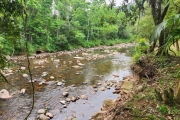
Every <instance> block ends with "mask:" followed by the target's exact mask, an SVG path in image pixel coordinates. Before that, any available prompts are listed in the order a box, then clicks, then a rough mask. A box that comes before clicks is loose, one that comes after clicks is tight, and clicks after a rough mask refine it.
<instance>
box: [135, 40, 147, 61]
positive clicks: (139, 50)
mask: <svg viewBox="0 0 180 120" xmlns="http://www.w3.org/2000/svg"><path fill="white" fill-rule="evenodd" d="M137 42H138V45H137V46H136V54H134V56H133V59H134V61H135V62H138V59H139V57H140V56H141V55H142V54H144V53H147V51H148V48H149V42H148V39H145V38H141V39H139V40H138V41H137Z"/></svg>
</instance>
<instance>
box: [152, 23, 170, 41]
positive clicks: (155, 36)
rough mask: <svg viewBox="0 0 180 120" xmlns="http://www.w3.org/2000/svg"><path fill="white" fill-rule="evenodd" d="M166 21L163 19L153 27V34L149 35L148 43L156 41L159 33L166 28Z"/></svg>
mask: <svg viewBox="0 0 180 120" xmlns="http://www.w3.org/2000/svg"><path fill="white" fill-rule="evenodd" d="M167 23H168V21H164V22H162V23H160V24H159V25H158V26H157V27H156V28H155V30H154V32H153V34H152V35H151V38H150V43H152V42H156V41H157V40H158V39H159V37H160V34H161V32H162V31H163V30H164V29H165V28H166V25H167Z"/></svg>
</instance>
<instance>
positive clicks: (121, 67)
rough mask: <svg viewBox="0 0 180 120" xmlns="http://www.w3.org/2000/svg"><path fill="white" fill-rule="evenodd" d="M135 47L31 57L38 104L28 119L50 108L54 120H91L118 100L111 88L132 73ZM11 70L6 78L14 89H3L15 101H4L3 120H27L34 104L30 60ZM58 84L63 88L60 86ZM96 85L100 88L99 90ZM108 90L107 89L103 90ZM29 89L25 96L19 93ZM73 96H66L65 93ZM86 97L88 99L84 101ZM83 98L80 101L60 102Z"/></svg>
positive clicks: (0, 105) (0, 108)
mask: <svg viewBox="0 0 180 120" xmlns="http://www.w3.org/2000/svg"><path fill="white" fill-rule="evenodd" d="M132 51H133V47H132V44H121V45H116V46H113V47H98V48H90V49H82V50H76V51H66V52H58V53H52V54H47V53H46V54H40V55H35V56H34V57H31V58H30V62H31V71H32V76H33V81H34V85H35V104H34V106H35V107H34V109H33V111H32V114H31V115H30V117H29V118H28V120H36V118H37V116H38V114H37V111H38V109H47V110H48V111H49V112H51V113H53V114H54V117H53V118H52V120H66V119H70V118H75V117H76V118H77V120H89V119H90V118H91V116H92V114H94V113H95V112H97V111H99V110H100V109H101V106H102V103H103V101H104V100H105V99H108V98H112V99H116V98H117V97H119V96H120V95H119V94H118V95H117V94H113V91H114V87H113V86H110V87H107V83H108V82H110V81H120V80H122V79H123V77H125V76H128V75H130V74H131V70H130V65H131V63H132V57H131V55H128V54H132ZM13 62H14V63H15V64H14V65H12V67H11V69H10V68H8V69H6V70H5V75H6V77H7V79H8V80H9V82H10V83H11V84H13V85H14V87H12V86H10V85H8V84H7V83H1V84H0V89H7V90H8V91H9V92H10V93H14V95H13V98H11V99H6V100H4V99H0V119H1V120H23V119H24V118H25V117H26V116H27V114H28V112H29V110H30V108H31V105H32V88H31V83H30V79H29V76H28V69H27V66H26V65H27V61H26V60H24V59H21V60H16V59H15V60H13ZM57 83H59V84H60V85H59V86H58V85H57ZM95 85H97V86H96V87H97V88H96V87H95ZM101 87H104V88H105V90H103V91H102V90H100V88H101ZM21 89H26V92H25V94H21V93H19V91H20V90H21ZM64 91H67V92H68V93H69V95H68V96H67V97H64V96H63V95H62V93H63V92H64ZM81 95H85V96H87V97H88V98H87V99H86V100H85V99H81V98H80V96H81ZM74 96H75V97H77V98H78V97H79V98H80V99H78V100H76V102H67V104H66V106H64V105H62V104H61V103H60V101H64V100H66V99H67V98H71V97H74Z"/></svg>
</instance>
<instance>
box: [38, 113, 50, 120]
mask: <svg viewBox="0 0 180 120" xmlns="http://www.w3.org/2000/svg"><path fill="white" fill-rule="evenodd" d="M39 120H50V118H49V117H48V116H46V115H44V114H41V115H40V116H39Z"/></svg>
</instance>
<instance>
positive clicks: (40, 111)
mask: <svg viewBox="0 0 180 120" xmlns="http://www.w3.org/2000/svg"><path fill="white" fill-rule="evenodd" d="M45 112H46V110H45V109H39V110H38V111H37V113H38V114H44V113H45Z"/></svg>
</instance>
